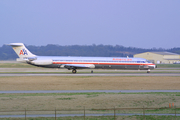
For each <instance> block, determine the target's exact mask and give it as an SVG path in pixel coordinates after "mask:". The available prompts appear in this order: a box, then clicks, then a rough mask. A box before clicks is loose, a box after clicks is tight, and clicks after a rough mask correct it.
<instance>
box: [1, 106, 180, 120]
mask: <svg viewBox="0 0 180 120" xmlns="http://www.w3.org/2000/svg"><path fill="white" fill-rule="evenodd" d="M132 115H141V116H143V118H144V119H145V116H148V115H154V116H174V117H175V119H176V116H180V108H177V107H176V106H174V107H172V108H145V107H143V108H116V107H114V108H106V109H86V108H85V107H84V108H83V109H56V108H55V109H54V110H27V109H24V110H18V111H16V110H14V111H0V118H7V117H8V118H9V117H10V118H25V120H26V119H27V118H29V117H53V118H54V119H55V120H56V118H57V117H68V116H70V117H75V116H81V117H83V118H84V120H85V119H86V117H87V116H95V117H96V116H111V117H113V118H114V120H115V119H116V117H117V116H132Z"/></svg>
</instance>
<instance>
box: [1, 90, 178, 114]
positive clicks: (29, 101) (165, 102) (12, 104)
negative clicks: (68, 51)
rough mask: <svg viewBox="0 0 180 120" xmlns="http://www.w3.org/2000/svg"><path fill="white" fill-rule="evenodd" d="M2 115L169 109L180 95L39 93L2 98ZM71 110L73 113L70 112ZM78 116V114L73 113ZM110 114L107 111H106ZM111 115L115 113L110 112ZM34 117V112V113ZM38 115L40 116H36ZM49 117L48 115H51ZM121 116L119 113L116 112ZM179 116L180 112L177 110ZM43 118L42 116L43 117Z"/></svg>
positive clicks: (165, 111)
mask: <svg viewBox="0 0 180 120" xmlns="http://www.w3.org/2000/svg"><path fill="white" fill-rule="evenodd" d="M0 101H1V104H0V111H21V110H24V109H25V108H26V110H27V111H28V110H34V111H37V110H38V111H39V110H42V111H43V110H44V113H46V114H47V112H46V110H50V111H54V109H55V108H56V109H57V110H61V111H59V112H58V113H59V114H67V113H69V112H70V111H71V113H73V109H81V110H82V111H81V113H82V112H83V109H84V107H85V108H86V109H91V110H87V112H86V113H92V112H93V113H94V112H95V113H98V112H103V110H102V111H101V110H100V111H99V110H92V109H110V108H114V107H116V108H143V107H145V108H168V107H169V103H171V104H172V103H174V105H175V106H177V107H178V106H180V93H138V94H136V93H128V94H127V93H123V94H122V93H62V94H61V93H44V94H42V93H39V94H36V93H34V94H27V93H26V94H0ZM70 109H72V110H70ZM134 111H135V112H136V113H142V109H141V110H139V109H138V110H133V109H132V110H131V109H130V110H129V109H128V110H120V111H119V112H120V113H134ZM74 112H75V113H77V110H75V111H74ZM104 112H107V111H104ZM111 112H112V111H111ZM32 113H33V112H32ZM35 113H37V112H35ZM48 113H49V112H48ZM117 113H118V111H117ZM146 113H173V110H172V109H167V110H163V109H155V110H146ZM177 113H180V109H177ZM41 114H42V113H41Z"/></svg>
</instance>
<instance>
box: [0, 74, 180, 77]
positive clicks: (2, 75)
mask: <svg viewBox="0 0 180 120" xmlns="http://www.w3.org/2000/svg"><path fill="white" fill-rule="evenodd" d="M0 76H1V77H4V76H180V74H179V73H76V74H72V73H46V74H45V73H0Z"/></svg>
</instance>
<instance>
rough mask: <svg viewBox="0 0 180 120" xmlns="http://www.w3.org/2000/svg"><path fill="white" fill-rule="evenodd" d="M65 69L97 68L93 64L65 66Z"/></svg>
mask: <svg viewBox="0 0 180 120" xmlns="http://www.w3.org/2000/svg"><path fill="white" fill-rule="evenodd" d="M63 65H64V67H65V68H67V69H73V68H76V69H82V68H83V69H85V68H87V69H88V68H95V65H93V64H63Z"/></svg>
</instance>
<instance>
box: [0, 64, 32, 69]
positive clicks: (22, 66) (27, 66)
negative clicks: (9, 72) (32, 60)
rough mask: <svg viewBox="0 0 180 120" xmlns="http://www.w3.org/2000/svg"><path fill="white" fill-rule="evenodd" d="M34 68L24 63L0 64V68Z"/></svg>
mask: <svg viewBox="0 0 180 120" xmlns="http://www.w3.org/2000/svg"><path fill="white" fill-rule="evenodd" d="M33 67H35V66H32V65H29V64H26V63H0V68H33Z"/></svg>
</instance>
